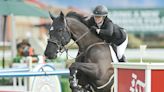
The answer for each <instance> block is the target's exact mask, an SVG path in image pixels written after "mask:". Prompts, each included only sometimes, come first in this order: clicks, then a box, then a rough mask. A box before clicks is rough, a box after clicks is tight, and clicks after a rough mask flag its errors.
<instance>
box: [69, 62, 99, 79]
mask: <svg viewBox="0 0 164 92" xmlns="http://www.w3.org/2000/svg"><path fill="white" fill-rule="evenodd" d="M71 68H75V69H77V70H80V71H82V72H84V73H85V74H86V75H88V76H90V77H92V78H94V79H98V78H99V67H98V65H97V64H95V63H80V62H75V63H73V64H72V65H71Z"/></svg>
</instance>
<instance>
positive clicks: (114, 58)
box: [109, 45, 119, 63]
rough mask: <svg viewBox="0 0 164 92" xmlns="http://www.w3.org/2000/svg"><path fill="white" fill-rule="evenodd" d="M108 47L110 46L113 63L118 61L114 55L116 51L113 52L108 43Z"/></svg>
mask: <svg viewBox="0 0 164 92" xmlns="http://www.w3.org/2000/svg"><path fill="white" fill-rule="evenodd" d="M109 48H110V51H111V56H112V60H113V62H114V63H118V62H119V61H118V59H117V56H116V53H115V52H114V50H113V48H112V46H110V45H109Z"/></svg>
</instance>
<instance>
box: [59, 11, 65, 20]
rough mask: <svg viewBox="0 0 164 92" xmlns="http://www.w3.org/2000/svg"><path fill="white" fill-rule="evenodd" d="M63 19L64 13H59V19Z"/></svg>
mask: <svg viewBox="0 0 164 92" xmlns="http://www.w3.org/2000/svg"><path fill="white" fill-rule="evenodd" d="M64 17H65V16H64V13H63V12H62V11H61V12H60V18H61V20H64Z"/></svg>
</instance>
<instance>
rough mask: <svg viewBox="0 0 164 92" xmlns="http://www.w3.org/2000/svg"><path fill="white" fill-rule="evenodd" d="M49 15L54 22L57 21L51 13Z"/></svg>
mask: <svg viewBox="0 0 164 92" xmlns="http://www.w3.org/2000/svg"><path fill="white" fill-rule="evenodd" d="M49 15H50V17H51V19H52V20H54V19H55V17H54V16H53V15H52V14H51V12H50V11H49Z"/></svg>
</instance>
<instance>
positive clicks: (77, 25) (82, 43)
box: [68, 19, 102, 50]
mask: <svg viewBox="0 0 164 92" xmlns="http://www.w3.org/2000/svg"><path fill="white" fill-rule="evenodd" d="M68 22H69V24H68V25H69V28H70V31H71V33H72V39H73V40H74V41H76V40H78V41H77V42H76V43H77V45H78V46H79V49H80V50H85V49H86V48H87V47H88V46H90V45H91V44H93V43H97V42H102V40H101V39H100V38H98V37H97V36H96V35H94V34H93V33H91V32H90V30H89V29H88V27H87V26H85V25H84V24H82V23H81V22H79V21H77V20H74V19H70V21H68ZM85 33H87V34H86V35H85V36H84V37H82V38H80V37H81V36H83V35H84V34H85ZM79 38H80V39H79Z"/></svg>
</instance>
